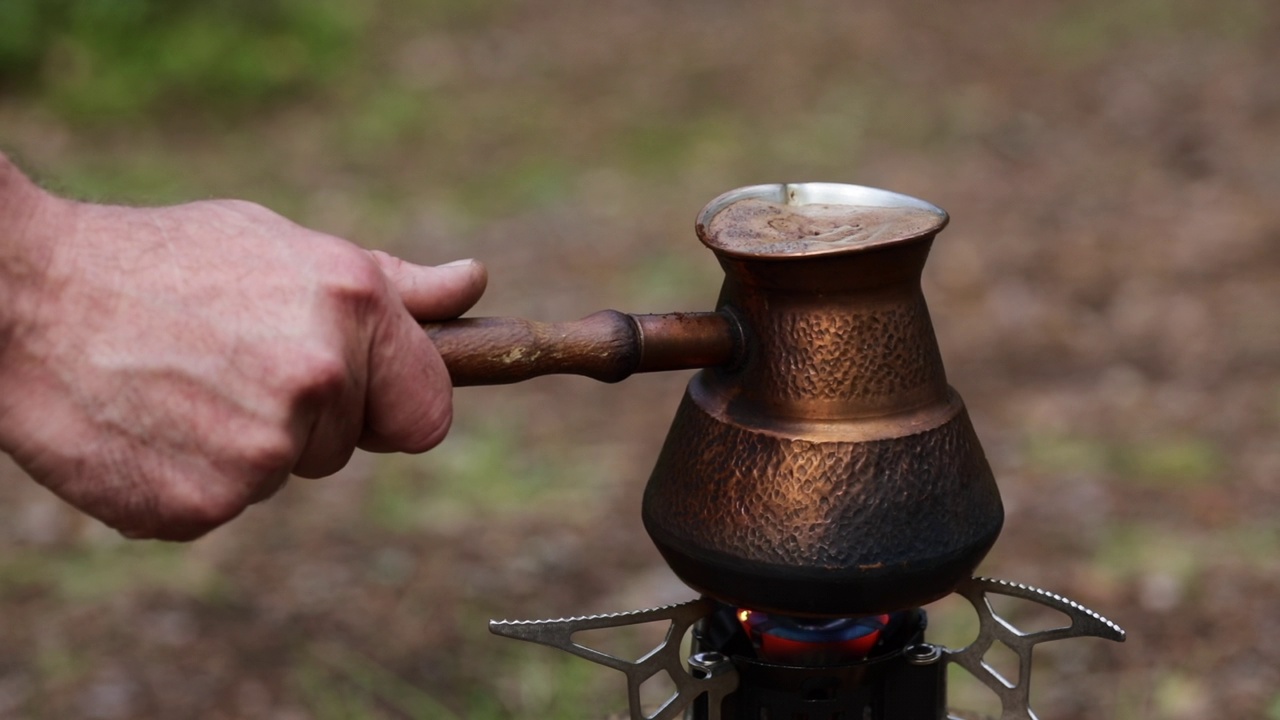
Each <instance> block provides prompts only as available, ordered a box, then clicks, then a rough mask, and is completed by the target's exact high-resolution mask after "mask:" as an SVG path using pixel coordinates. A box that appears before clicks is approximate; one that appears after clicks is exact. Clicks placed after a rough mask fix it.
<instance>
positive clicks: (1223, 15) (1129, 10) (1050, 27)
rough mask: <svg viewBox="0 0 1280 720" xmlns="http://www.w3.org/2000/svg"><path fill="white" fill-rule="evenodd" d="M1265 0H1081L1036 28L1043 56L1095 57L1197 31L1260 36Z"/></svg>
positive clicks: (1070, 61)
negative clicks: (1226, 0) (1227, 0)
mask: <svg viewBox="0 0 1280 720" xmlns="http://www.w3.org/2000/svg"><path fill="white" fill-rule="evenodd" d="M1265 3H1266V0H1236V1H1235V2H1231V3H1226V4H1217V3H1205V2H1199V0H1118V1H1116V0H1086V1H1085V2H1072V3H1063V4H1061V5H1060V7H1059V9H1058V10H1057V11H1056V12H1054V13H1052V14H1051V16H1050V17H1049V19H1048V20H1047V21H1046V22H1045V23H1044V24H1043V25H1042V26H1041V27H1040V32H1039V35H1040V37H1042V38H1043V40H1042V44H1041V48H1042V50H1043V52H1044V53H1045V54H1046V56H1047V57H1049V58H1051V59H1056V60H1059V61H1065V62H1066V63H1068V64H1083V63H1089V62H1096V61H1098V60H1100V59H1102V58H1104V57H1106V56H1108V55H1109V54H1111V53H1114V52H1116V51H1118V50H1121V49H1123V48H1124V47H1125V46H1126V45H1133V44H1140V43H1155V42H1168V41H1170V40H1172V39H1174V38H1178V37H1186V36H1199V37H1206V38H1216V39H1226V40H1233V41H1244V40H1251V39H1253V38H1257V37H1259V33H1261V32H1262V31H1263V30H1264V28H1265V27H1266V24H1265V23H1263V22H1261V21H1262V20H1263V18H1265V17H1266V14H1267V9H1266V5H1265Z"/></svg>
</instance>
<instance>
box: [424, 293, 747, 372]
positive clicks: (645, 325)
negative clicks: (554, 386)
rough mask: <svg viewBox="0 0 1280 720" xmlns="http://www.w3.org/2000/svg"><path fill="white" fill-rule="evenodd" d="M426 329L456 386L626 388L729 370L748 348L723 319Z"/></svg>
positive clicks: (606, 317) (461, 323) (473, 323)
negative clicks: (568, 378) (548, 378)
mask: <svg viewBox="0 0 1280 720" xmlns="http://www.w3.org/2000/svg"><path fill="white" fill-rule="evenodd" d="M423 328H424V329H425V330H426V331H427V334H428V335H429V336H430V337H431V340H432V342H434V343H435V345H436V348H437V349H438V350H439V351H440V355H441V356H443V357H444V363H445V366H446V367H448V368H449V376H450V377H451V378H452V379H453V384H454V385H456V386H464V385H503V384H506V383H515V382H520V381H522V380H528V379H529V378H533V377H538V376H539V375H553V374H569V375H585V376H587V377H590V378H594V379H596V380H600V381H603V382H618V381H619V380H622V379H623V378H626V377H628V376H630V375H631V374H633V373H638V372H655V371H660V370H682V369H688V368H700V367H710V366H713V365H725V364H729V363H730V362H732V361H733V359H734V358H735V357H736V356H737V353H738V349H739V347H740V345H741V341H740V339H739V336H740V333H739V332H738V329H737V324H736V323H735V322H734V320H733V319H732V318H731V317H730V316H728V315H725V314H722V313H671V314H668V315H628V314H626V313H621V312H618V311H617V310H602V311H600V312H598V313H595V314H592V315H589V316H587V317H585V318H583V319H581V320H575V321H572V322H561V323H541V322H534V321H532V320H525V319H522V318H467V319H463V320H450V321H448V322H441V323H431V324H428V325H424V326H423Z"/></svg>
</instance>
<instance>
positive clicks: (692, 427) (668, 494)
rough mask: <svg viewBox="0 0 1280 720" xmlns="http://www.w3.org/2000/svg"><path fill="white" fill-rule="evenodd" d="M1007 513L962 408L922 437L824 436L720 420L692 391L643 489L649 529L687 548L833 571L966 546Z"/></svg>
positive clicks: (704, 582) (919, 558)
mask: <svg viewBox="0 0 1280 720" xmlns="http://www.w3.org/2000/svg"><path fill="white" fill-rule="evenodd" d="M695 382H696V380H695ZM1002 519H1003V515H1002V513H1001V511H1000V499H999V493H998V491H997V488H996V484H995V479H994V478H993V477H992V474H991V470H990V468H989V467H988V465H987V462H986V458H985V456H984V455H983V453H982V449H981V447H980V446H979V444H978V441H977V438H976V436H975V434H974V432H973V429H972V426H971V424H970V422H969V418H968V415H967V414H966V413H965V412H964V411H963V410H961V411H960V413H959V414H957V415H956V416H955V417H953V418H952V419H950V420H949V421H947V422H945V423H943V424H942V425H940V426H938V427H935V428H933V429H930V430H927V431H925V432H921V433H918V434H914V435H909V436H905V437H899V438H890V439H885V440H878V441H872V442H856V443H855V442H821V443H818V442H811V441H807V440H803V439H796V438H784V437H779V436H777V435H775V434H772V433H768V432H761V431H755V430H752V429H750V428H746V427H741V426H738V425H735V424H731V423H727V422H724V421H721V420H719V419H717V418H715V417H712V416H711V415H710V414H708V413H707V412H706V411H705V410H703V409H702V408H701V407H699V406H698V405H697V403H696V402H694V401H693V400H692V399H691V398H690V396H689V395H686V397H685V400H684V402H683V403H682V404H681V407H680V409H679V411H678V412H677V414H676V418H675V421H674V423H673V425H672V428H671V432H670V434H669V435H668V436H667V443H666V445H665V446H664V448H663V450H662V453H661V455H660V456H659V459H658V463H657V467H656V468H655V469H654V472H653V475H652V477H651V478H650V482H649V486H648V488H647V490H646V494H645V522H646V525H649V526H650V527H651V528H652V529H653V530H656V531H658V532H659V533H661V534H662V535H663V536H664V537H666V538H669V539H671V540H673V541H674V542H675V543H676V544H678V545H682V546H684V549H685V550H686V551H687V552H689V553H691V554H698V553H699V551H702V552H703V553H720V554H727V555H730V556H732V557H735V558H737V559H740V560H741V561H742V562H744V563H757V562H758V563H766V564H770V565H783V566H789V567H795V568H797V569H800V568H803V569H806V570H812V569H815V568H817V569H824V570H831V571H835V573H836V574H840V573H846V574H857V573H860V572H865V571H867V570H870V569H875V568H878V567H882V566H891V565H904V564H906V565H910V564H913V563H921V562H928V561H929V559H930V558H934V557H944V556H952V555H955V554H956V553H957V552H961V553H963V552H965V551H966V550H972V549H974V548H976V547H978V546H982V545H986V544H988V543H989V539H990V537H991V534H992V532H993V529H994V530H996V531H998V529H999V526H1000V523H1001V521H1002ZM714 582H715V581H714V578H699V579H698V582H697V584H698V585H699V586H701V587H708V586H713V585H714ZM713 594H714V593H713Z"/></svg>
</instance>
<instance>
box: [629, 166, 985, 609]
mask: <svg viewBox="0 0 1280 720" xmlns="http://www.w3.org/2000/svg"><path fill="white" fill-rule="evenodd" d="M767 187H769V188H788V187H792V186H767ZM824 187H826V186H824ZM834 187H836V188H841V187H847V186H834ZM747 190H754V189H747ZM857 190H866V189H863V188H857ZM771 191H772V190H771ZM739 192H741V191H739ZM783 192H785V190H784V191H783ZM875 192H883V191H875ZM885 195H887V196H889V197H890V199H891V200H894V201H897V199H898V198H903V197H904V196H897V195H893V194H889V193H885ZM785 197H786V196H785V195H783V198H784V199H785ZM859 197H861V196H859ZM873 197H878V196H873ZM906 200H912V199H910V198H907V199H906ZM914 202H917V203H919V202H920V201H914ZM921 204H922V205H927V204H924V203H921ZM723 205H724V204H723V203H722V204H721V207H723ZM715 206H716V203H715V202H713V204H712V205H710V206H708V210H707V211H704V217H703V218H702V219H701V220H700V222H699V226H698V231H699V235H700V237H701V238H702V240H703V242H704V243H706V244H707V245H708V246H710V247H711V248H712V250H713V251H716V253H717V255H718V257H719V260H720V262H721V265H722V266H723V267H724V269H725V284H724V286H723V288H722V291H721V295H720V299H719V302H718V309H719V310H720V311H722V312H725V313H729V314H731V315H732V316H734V317H735V318H736V319H737V320H738V322H739V324H740V325H741V327H742V330H743V333H744V337H745V343H744V346H745V348H746V351H745V355H744V357H743V358H741V359H740V361H739V362H738V363H737V364H736V365H734V366H732V367H719V368H708V369H706V370H703V371H701V372H699V373H698V374H697V375H696V376H695V377H694V378H693V379H692V380H691V382H690V383H689V386H688V389H687V391H686V393H685V396H684V398H683V400H682V402H681V404H680V407H679V409H678V410H677V412H676V417H675V420H674V421H673V423H672V426H671V430H670V432H669V434H668V436H667V439H666V443H665V445H664V447H663V449H662V452H661V454H660V455H659V458H658V461H657V465H656V467H655V469H654V471H653V474H652V476H651V477H650V480H649V484H648V486H647V487H646V490H645V496H644V503H643V510H642V517H643V520H644V524H645V527H646V529H647V530H648V532H649V535H650V536H651V537H652V539H653V541H654V543H655V544H656V545H657V547H658V549H659V551H660V552H661V553H662V555H663V557H664V558H665V559H666V561H667V563H668V564H669V565H670V566H671V568H672V569H673V570H674V571H675V573H676V574H677V575H678V576H679V577H680V578H681V579H682V580H683V581H684V582H685V583H686V584H688V585H690V586H691V587H693V588H694V589H696V590H698V591H700V592H703V593H705V594H707V595H709V596H711V597H714V598H716V599H719V600H721V601H724V602H727V603H730V604H732V605H736V606H740V607H747V608H751V609H758V610H765V611H770V612H776V613H785V614H790V615H814V616H856V615H871V614H877V613H882V612H887V611H892V610H898V609H902V608H907V607H916V606H919V605H923V604H925V603H927V602H930V601H932V600H934V599H937V598H939V597H942V596H943V595H946V594H947V593H949V592H951V590H952V589H953V588H954V587H955V586H956V585H957V584H958V583H959V582H960V581H962V580H964V579H965V578H967V577H969V576H970V575H971V574H972V573H973V570H974V569H975V568H976V566H977V565H978V563H979V562H980V561H981V560H982V558H983V557H984V556H985V555H986V553H987V551H988V550H989V549H990V547H991V545H992V544H993V543H994V542H995V539H996V537H997V535H998V534H999V532H1000V528H1001V525H1002V523H1003V518H1004V515H1003V509H1002V507H1001V502H1000V496H999V491H998V489H997V487H996V484H995V480H994V478H993V477H992V473H991V470H990V467H989V466H988V464H987V461H986V458H985V456H984V454H983V452H982V448H981V446H980V444H979V442H978V439H977V437H976V435H975V433H974V430H973V427H972V425H971V423H970V421H969V417H968V414H967V413H966V411H965V408H964V405H963V402H962V401H961V400H960V397H959V395H958V394H957V393H956V392H955V391H954V390H953V389H951V388H950V387H949V386H948V384H947V381H946V375H945V372H944V370H943V366H942V359H941V356H940V353H939V350H938V346H937V341H936V338H935V336H934V332H933V327H932V324H931V322H930V318H929V313H928V309H927V307H926V305H925V301H924V296H923V293H922V291H921V288H920V275H921V272H922V270H923V268H924V263H925V260H926V258H927V257H928V253H929V248H930V246H931V244H932V242H933V239H934V236H935V235H936V233H937V231H938V230H939V229H941V227H942V226H943V225H945V222H946V216H945V213H941V211H940V210H938V211H937V212H938V213H939V214H940V216H941V219H940V220H939V222H937V223H936V224H935V226H932V227H929V228H927V230H926V231H924V232H918V233H916V234H915V235H912V236H908V237H891V236H886V237H881V238H880V239H879V240H877V241H874V242H870V243H862V244H855V246H854V247H852V248H850V247H836V248H834V249H830V248H827V247H819V248H818V250H819V251H818V252H809V251H807V250H805V249H804V248H801V250H800V251H799V252H796V251H794V250H793V251H790V252H788V253H783V254H778V253H773V254H770V255H767V256H762V255H759V254H751V253H750V252H747V253H744V252H740V251H726V250H725V249H724V247H723V243H718V242H717V238H716V237H711V236H709V234H710V231H709V230H708V223H707V222H706V219H707V218H706V216H707V215H708V214H709V213H710V214H714V212H718V209H717V208H716V207H715ZM927 207H930V208H932V206H927ZM805 247H808V246H805Z"/></svg>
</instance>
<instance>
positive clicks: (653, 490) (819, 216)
mask: <svg viewBox="0 0 1280 720" xmlns="http://www.w3.org/2000/svg"><path fill="white" fill-rule="evenodd" d="M947 221H948V217H947V214H946V213H945V212H943V211H942V210H941V209H940V208H938V207H936V206H934V205H932V204H930V203H927V202H924V201H922V200H918V199H916V198H911V197H908V196H905V195H900V194H897V193H892V192H887V191H884V190H877V189H874V188H866V187H859V186H853V185H835V184H827V183H805V184H786V185H757V186H752V187H747V188H741V189H738V190H734V191H731V192H729V193H726V194H724V195H722V196H720V197H719V198H716V199H715V200H713V201H712V202H711V203H710V204H709V205H708V206H707V207H706V208H705V209H704V210H703V211H702V213H701V214H700V215H699V217H698V221H697V226H696V229H697V234H698V237H699V239H700V240H701V241H702V243H703V244H704V245H705V246H706V247H707V248H709V249H710V250H711V251H712V252H713V253H714V254H715V255H716V258H717V259H718V260H719V262H720V265H721V267H722V268H723V269H724V271H725V280H724V284H723V286H722V288H721V292H720V297H719V299H718V301H717V304H716V309H715V311H713V312H701V313H674V314H668V315H627V314H623V313H620V312H616V311H602V312H599V313H596V314H594V315H591V316H589V317H587V318H585V319H583V320H580V321H576V322H568V323H553V324H546V323H536V322H531V321H527V320H522V319H518V318H475V319H463V320H455V321H451V322H447V323H438V324H434V325H430V326H428V327H427V331H428V332H429V333H430V335H431V337H432V339H433V340H434V342H435V343H436V346H437V347H438V348H439V349H440V352H441V355H442V356H443V357H444V359H445V363H446V365H447V366H448V368H449V372H450V375H451V377H452V379H453V381H454V384H455V385H477V384H498V383H508V382H518V381H521V380H524V379H527V378H530V377H534V376H537V375H544V374H548V373H576V374H582V375H587V376H590V377H594V378H596V379H600V380H605V381H618V380H622V379H623V378H625V377H627V376H629V375H630V374H631V373H634V372H651V371H658V370H672V369H681V368H702V370H701V372H699V373H697V374H696V375H695V376H694V377H693V379H692V380H691V381H690V383H689V386H688V389H687V390H686V392H685V396H684V399H683V401H682V402H681V403H680V405H679V407H678V409H677V411H676V416H675V420H674V421H673V422H672V426H671V429H670V431H669V433H668V435H667V440H666V443H665V445H664V446H663V449H662V452H661V453H660V455H659V457H658V460H657V463H656V467H655V468H654V471H653V474H652V476H651V477H650V480H649V484H648V486H647V487H646V490H645V497H644V503H643V506H642V508H641V516H642V519H643V520H644V524H645V528H646V530H647V531H648V532H649V535H650V537H651V538H652V539H653V541H654V543H655V544H656V546H657V547H658V549H659V550H660V551H661V553H662V555H663V557H664V558H665V559H666V561H667V563H668V565H669V566H670V567H671V569H672V570H673V571H674V572H675V574H676V575H677V576H678V577H679V578H680V579H681V580H682V581H683V582H684V583H685V584H686V585H688V586H689V587H691V588H692V589H693V590H695V591H697V592H698V593H699V594H700V595H701V597H699V598H698V599H695V600H691V601H689V602H686V603H683V604H679V605H673V606H669V607H663V608H657V609H653V610H642V611H636V612H626V613H621V614H617V615H602V616H592V617H578V618H569V619H562V620H545V621H521V622H506V621H503V622H494V623H491V625H490V629H491V630H492V631H493V632H494V633H496V634H498V635H503V636H507V637H513V638H518V639H522V640H527V641H530V642H535V643H541V644H544V645H549V646H552V647H556V648H559V649H561V650H564V651H566V652H569V653H573V654H574V655H578V656H580V657H582V658H585V659H587V660H590V661H592V662H595V663H598V664H601V665H604V666H606V667H610V668H613V669H615V670H619V671H621V672H622V673H624V674H625V675H626V677H627V684H628V702H629V707H630V717H631V718H632V719H633V720H666V719H668V718H675V717H678V716H683V717H685V718H690V719H693V720H721V719H723V720H926V719H927V720H938V719H940V718H947V717H949V715H948V711H947V693H946V687H947V683H946V678H947V676H946V669H947V667H948V666H949V665H952V664H954V665H958V666H959V667H961V668H963V669H964V670H966V671H968V672H969V673H970V674H972V675H973V676H974V677H975V678H977V680H978V681H980V682H981V683H983V684H984V685H986V686H987V687H989V688H990V689H991V690H992V691H994V693H995V694H996V696H997V697H998V698H999V701H1000V704H1001V707H1002V713H1001V720H1014V719H1017V718H1034V717H1035V715H1034V713H1033V712H1032V710H1031V708H1030V704H1029V698H1030V684H1031V669H1032V665H1031V661H1032V653H1033V650H1034V648H1035V647H1036V646H1037V645H1039V644H1041V643H1044V642H1050V641H1054V640H1061V639H1066V638H1072V637H1084V636H1092V637H1100V638H1105V639H1109V640H1115V641H1123V640H1124V632H1123V631H1122V630H1121V629H1120V628H1119V627H1117V626H1116V625H1115V624H1114V623H1112V622H1110V621H1108V620H1106V619H1105V618H1103V617H1102V616H1100V615H1098V614H1097V613H1095V612H1093V611H1091V610H1088V609H1086V608H1084V607H1082V606H1080V605H1078V604H1077V603H1074V602H1072V601H1070V600H1067V599H1066V598H1063V597H1061V596H1058V595H1054V594H1052V593H1049V592H1046V591H1043V590H1039V589H1036V588H1032V587H1028V586H1025V585H1018V584H1012V583H1007V582H1003V581H999V580H990V579H986V578H979V577H973V572H974V570H975V568H976V567H977V565H978V563H979V562H980V561H981V560H982V558H983V557H984V556H985V555H986V553H987V551H988V550H989V549H990V548H991V545H992V544H993V543H994V542H995V539H996V537H997V536H998V535H999V532H1000V528H1001V526H1002V524H1003V520H1004V511H1003V507H1002V504H1001V501H1000V496H999V492H998V490H997V488H996V484H995V480H994V478H993V477H992V474H991V469H990V467H989V466H988V464H987V461H986V457H985V455H984V454H983V452H982V448H981V445H980V444H979V442H978V439H977V435H976V434H975V433H974V431H973V427H972V424H971V423H970V421H969V416H968V413H967V412H966V410H965V407H964V403H963V401H962V400H961V399H960V396H959V394H958V393H956V391H955V390H954V389H953V388H951V387H950V385H948V384H947V381H946V376H945V373H944V371H943V367H942V359H941V355H940V353H939V351H938V347H937V341H936V338H935V337H934V333H933V327H932V324H931V321H930V319H929V313H928V309H927V307H926V306H925V302H924V296H923V293H922V292H921V288H920V275H921V272H922V271H923V268H924V263H925V260H926V258H927V257H928V253H929V249H930V247H931V245H932V243H933V240H934V238H935V237H936V235H937V234H938V232H939V231H940V230H941V229H942V228H943V227H944V226H945V225H946V224H947ZM952 593H956V594H959V595H961V596H963V597H964V598H965V599H967V600H968V601H969V602H970V603H971V604H972V605H973V607H974V609H975V610H976V611H977V614H978V617H979V627H980V629H979V632H978V635H977V638H976V639H975V640H974V641H973V642H971V643H970V644H969V645H968V646H966V647H963V648H958V649H951V648H946V647H942V646H940V645H937V644H933V643H930V642H929V641H928V639H927V638H926V614H925V611H924V610H923V609H921V608H922V607H923V606H924V605H927V604H929V603H931V602H933V601H935V600H937V599H939V598H941V597H944V596H946V595H949V594H952ZM993 596H1009V597H1013V598H1018V599H1020V600H1022V601H1026V602H1030V603H1034V604H1038V605H1041V606H1045V607H1048V608H1051V609H1053V610H1056V611H1058V612H1059V613H1061V615H1062V616H1063V618H1064V620H1063V622H1062V624H1061V626H1060V627H1055V628H1051V629H1047V630H1046V629H1040V630H1035V631H1027V632H1024V631H1022V630H1020V629H1018V628H1017V627H1016V626H1015V625H1014V624H1013V623H1012V622H1010V621H1009V620H1008V619H1006V618H1003V617H1001V616H1000V615H999V614H997V613H996V611H995V610H993V608H992V604H991V598H992V597H993ZM656 621H666V622H667V623H668V624H669V627H668V629H667V634H666V638H665V640H664V641H663V642H662V643H661V644H659V645H658V646H657V647H656V648H653V649H652V650H651V651H650V652H649V653H647V654H646V655H644V656H643V657H642V658H640V659H639V660H635V661H632V660H627V659H624V658H621V657H617V656H615V655H612V654H609V653H605V652H601V651H600V650H597V649H593V648H591V647H589V646H588V645H586V644H583V643H580V642H577V641H575V640H574V636H575V634H577V633H581V632H583V631H587V630H598V629H602V628H621V627H626V626H629V625H640V624H648V623H652V622H656ZM686 635H688V636H690V637H691V638H692V641H691V643H690V644H689V645H688V646H687V647H686V646H685V644H684V642H683V640H684V638H685V637H686ZM1000 645H1003V646H1004V647H1005V648H1007V650H1008V651H1011V652H1012V653H1013V654H1015V655H1016V657H1017V674H1016V676H1015V675H1014V674H1013V673H1012V672H1006V673H1004V674H1002V673H1001V672H999V671H998V670H997V669H996V668H995V666H994V664H993V663H992V662H990V661H989V659H988V658H987V654H988V652H989V651H990V650H992V649H993V648H995V647H997V646H1000ZM663 675H665V676H666V677H667V678H669V679H670V681H671V683H672V684H673V685H674V687H675V691H674V692H673V693H672V695H671V696H670V697H669V698H668V699H667V700H666V702H665V703H662V704H660V705H659V706H658V707H657V708H656V709H651V710H646V708H645V707H643V704H642V703H641V697H640V688H641V686H642V685H645V683H646V682H648V681H650V680H652V679H654V678H657V677H660V676H663Z"/></svg>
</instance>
